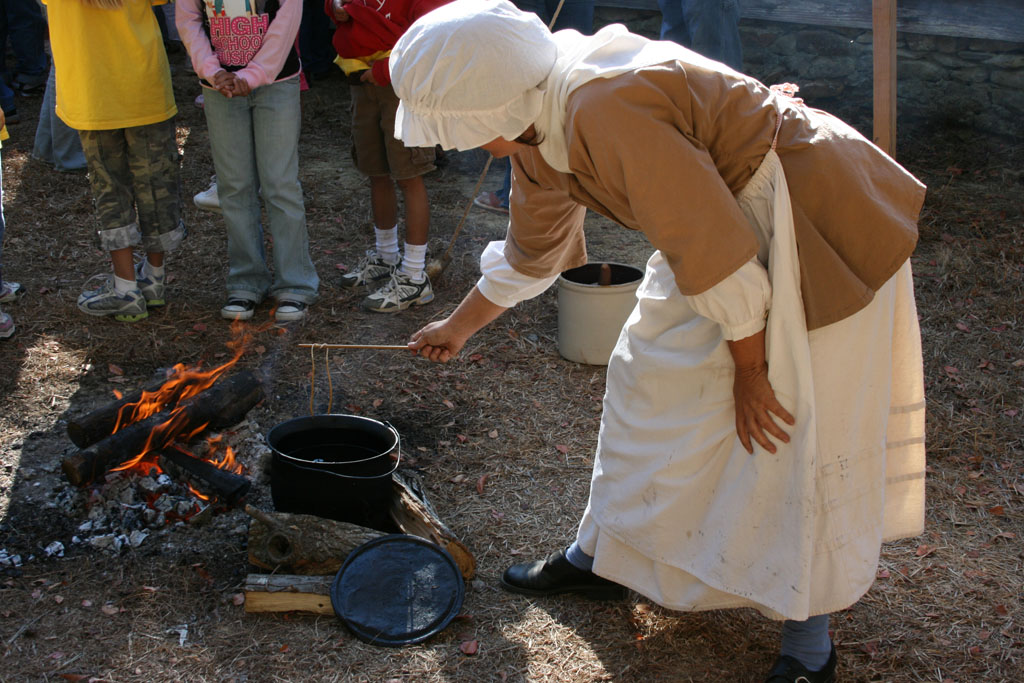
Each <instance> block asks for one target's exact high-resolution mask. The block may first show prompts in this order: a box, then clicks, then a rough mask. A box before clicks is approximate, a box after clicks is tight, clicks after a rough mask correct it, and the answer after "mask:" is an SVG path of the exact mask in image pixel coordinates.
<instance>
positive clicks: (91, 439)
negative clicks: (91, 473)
mask: <svg viewBox="0 0 1024 683" xmlns="http://www.w3.org/2000/svg"><path fill="white" fill-rule="evenodd" d="M165 383H167V379H166V378H165V379H160V380H157V381H155V382H152V383H150V384H148V385H146V386H145V387H143V388H142V389H136V390H135V391H133V392H130V393H128V394H125V395H124V396H122V397H121V398H119V399H117V400H116V401H111V402H110V403H107V404H106V405H103V406H100V407H99V408H96V409H95V410H93V411H91V412H88V413H86V414H85V415H80V416H79V417H75V418H71V419H70V420H68V436H69V437H70V438H71V442H72V443H73V444H75V445H76V446H78V447H79V448H88V447H89V446H91V445H93V444H94V443H96V442H97V441H99V440H100V439H102V438H104V437H107V436H110V435H111V434H113V433H114V430H115V429H116V428H117V427H118V425H119V424H122V425H123V424H125V423H126V422H127V421H128V415H127V414H126V413H128V412H129V411H131V408H132V407H133V406H134V405H136V404H138V403H139V402H140V401H142V400H143V399H145V398H147V397H153V396H155V395H156V394H157V393H158V392H159V391H160V389H161V388H163V387H164V384H165ZM187 387H188V385H187V384H186V383H184V382H180V383H177V384H175V385H174V386H173V388H172V389H170V390H168V391H167V392H166V393H165V394H162V395H161V396H160V398H159V400H160V403H161V405H160V409H161V410H163V409H164V408H166V407H167V406H169V405H174V404H175V403H177V401H178V399H179V398H180V397H181V394H182V393H183V392H184V391H185V389H186V388H187Z"/></svg>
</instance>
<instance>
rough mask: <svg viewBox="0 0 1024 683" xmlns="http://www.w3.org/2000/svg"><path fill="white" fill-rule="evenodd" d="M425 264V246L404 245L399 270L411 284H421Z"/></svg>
mask: <svg viewBox="0 0 1024 683" xmlns="http://www.w3.org/2000/svg"><path fill="white" fill-rule="evenodd" d="M426 264H427V245H425V244H409V243H408V242H406V243H405V254H404V255H403V257H402V267H401V268H400V270H401V271H402V272H403V273H405V274H406V275H408V276H409V279H410V280H412V281H413V282H423V268H424V267H425V266H426Z"/></svg>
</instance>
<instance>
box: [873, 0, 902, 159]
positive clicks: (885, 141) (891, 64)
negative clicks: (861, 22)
mask: <svg viewBox="0 0 1024 683" xmlns="http://www.w3.org/2000/svg"><path fill="white" fill-rule="evenodd" d="M896 2H897V0H871V25H872V31H873V45H872V53H873V62H874V84H875V87H874V89H875V94H874V103H875V108H874V120H875V131H874V143H875V144H876V145H878V146H879V147H880V148H881V149H882V151H883V152H885V153H886V154H888V155H889V156H891V157H893V158H896Z"/></svg>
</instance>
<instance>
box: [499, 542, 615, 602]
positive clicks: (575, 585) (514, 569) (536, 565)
mask: <svg viewBox="0 0 1024 683" xmlns="http://www.w3.org/2000/svg"><path fill="white" fill-rule="evenodd" d="M501 586H502V588H504V589H505V590H507V591H511V592H513V593H521V594H523V595H532V596H536V597H545V596H548V595H559V594H561V593H579V594H580V595H583V596H586V597H588V598H592V599H594V600H621V599H622V598H624V597H626V594H627V589H626V587H625V586H621V585H619V584H617V583H615V582H614V581H609V580H608V579H603V578H601V577H600V576H598V575H597V574H595V573H594V572H590V571H586V570H585V569H579V568H577V567H576V566H575V565H574V564H573V563H572V562H570V561H569V558H568V557H566V556H565V551H564V550H558V551H556V552H553V553H551V555H549V556H548V558H547V559H546V560H537V561H535V562H524V563H523V564H514V565H512V566H511V567H509V568H508V569H506V570H505V573H504V574H503V575H502V577H501Z"/></svg>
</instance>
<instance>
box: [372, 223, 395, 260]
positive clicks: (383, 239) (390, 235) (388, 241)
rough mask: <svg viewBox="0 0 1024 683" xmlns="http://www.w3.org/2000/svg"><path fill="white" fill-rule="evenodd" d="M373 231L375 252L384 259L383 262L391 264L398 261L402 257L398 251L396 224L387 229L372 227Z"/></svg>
mask: <svg viewBox="0 0 1024 683" xmlns="http://www.w3.org/2000/svg"><path fill="white" fill-rule="evenodd" d="M373 232H374V234H375V235H376V236H377V253H378V254H380V256H381V258H383V259H384V262H385V263H390V264H392V265H394V264H396V263H398V262H399V260H401V258H402V255H401V254H400V253H399V251H398V226H397V225H396V226H394V227H393V228H388V229H387V230H381V229H380V228H378V227H374V228H373Z"/></svg>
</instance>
